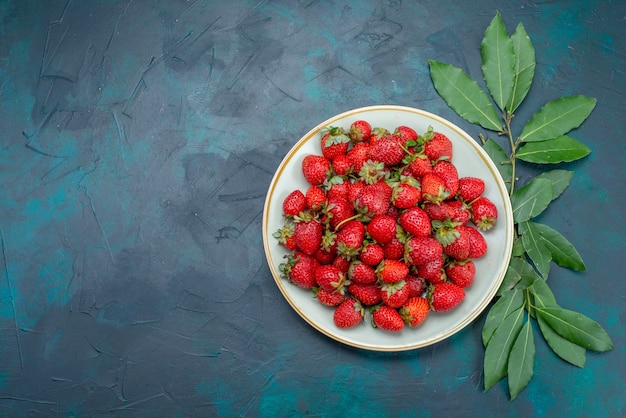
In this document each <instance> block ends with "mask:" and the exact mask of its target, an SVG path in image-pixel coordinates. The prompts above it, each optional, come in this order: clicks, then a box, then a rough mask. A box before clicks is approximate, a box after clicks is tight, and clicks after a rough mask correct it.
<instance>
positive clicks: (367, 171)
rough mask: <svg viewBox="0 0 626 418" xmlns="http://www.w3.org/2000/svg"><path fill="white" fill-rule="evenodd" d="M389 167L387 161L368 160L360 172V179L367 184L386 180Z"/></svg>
mask: <svg viewBox="0 0 626 418" xmlns="http://www.w3.org/2000/svg"><path fill="white" fill-rule="evenodd" d="M387 171H388V168H386V167H385V163H383V162H380V161H374V160H367V161H365V162H364V163H363V165H362V166H361V170H360V171H359V172H358V174H359V179H360V180H362V181H364V182H365V183H366V184H374V183H378V182H379V181H382V180H384V178H385V177H386V176H387Z"/></svg>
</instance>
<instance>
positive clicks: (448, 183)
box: [433, 160, 459, 197]
mask: <svg viewBox="0 0 626 418" xmlns="http://www.w3.org/2000/svg"><path fill="white" fill-rule="evenodd" d="M433 172H434V173H435V174H437V175H439V177H440V178H441V179H442V180H443V183H444V185H445V188H446V191H447V192H448V196H449V197H454V196H455V195H456V193H457V192H458V191H459V172H458V171H457V169H456V166H455V165H454V164H452V163H451V162H450V161H448V160H440V161H437V163H436V164H435V165H434V166H433Z"/></svg>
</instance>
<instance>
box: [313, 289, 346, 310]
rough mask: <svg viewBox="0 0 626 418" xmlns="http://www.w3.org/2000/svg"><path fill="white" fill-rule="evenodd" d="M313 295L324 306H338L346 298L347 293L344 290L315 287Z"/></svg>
mask: <svg viewBox="0 0 626 418" xmlns="http://www.w3.org/2000/svg"><path fill="white" fill-rule="evenodd" d="M313 296H314V297H316V298H317V300H318V301H319V303H321V304H322V305H324V306H338V305H339V304H341V302H343V301H344V300H345V299H346V295H345V294H344V293H342V292H337V291H334V290H333V291H330V290H326V289H323V288H321V287H314V288H313Z"/></svg>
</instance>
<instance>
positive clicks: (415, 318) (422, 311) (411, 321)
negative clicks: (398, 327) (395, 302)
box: [398, 296, 430, 327]
mask: <svg viewBox="0 0 626 418" xmlns="http://www.w3.org/2000/svg"><path fill="white" fill-rule="evenodd" d="M398 312H399V313H400V316H401V317H402V320H403V321H404V323H405V324H407V325H408V326H410V327H416V326H418V325H421V324H423V323H424V321H425V320H426V318H427V317H428V314H429V313H430V304H429V303H428V299H426V298H423V297H420V296H415V297H411V298H409V299H407V301H406V302H405V303H404V305H403V306H402V307H401V308H400V309H399V311H398Z"/></svg>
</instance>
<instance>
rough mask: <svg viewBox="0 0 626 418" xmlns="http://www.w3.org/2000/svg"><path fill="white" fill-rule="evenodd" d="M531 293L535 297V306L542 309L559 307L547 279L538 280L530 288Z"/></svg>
mask: <svg viewBox="0 0 626 418" xmlns="http://www.w3.org/2000/svg"><path fill="white" fill-rule="evenodd" d="M529 291H530V293H531V295H532V297H533V302H534V306H538V307H540V308H546V307H555V306H559V305H558V304H557V303H556V298H555V297H554V293H552V289H550V286H548V283H547V282H546V280H545V279H542V280H536V281H535V282H534V283H533V284H532V286H530V287H529Z"/></svg>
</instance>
